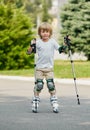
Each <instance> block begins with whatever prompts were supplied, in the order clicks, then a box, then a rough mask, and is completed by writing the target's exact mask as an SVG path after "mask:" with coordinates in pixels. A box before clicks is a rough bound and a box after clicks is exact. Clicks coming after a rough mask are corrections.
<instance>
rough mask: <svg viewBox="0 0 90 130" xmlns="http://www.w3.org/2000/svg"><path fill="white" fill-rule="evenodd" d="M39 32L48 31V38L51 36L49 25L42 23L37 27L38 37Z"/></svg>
mask: <svg viewBox="0 0 90 130" xmlns="http://www.w3.org/2000/svg"><path fill="white" fill-rule="evenodd" d="M41 30H44V31H49V32H50V37H51V35H52V27H51V25H50V24H49V23H47V22H43V23H42V24H41V25H40V26H39V27H38V35H39V36H40V37H41Z"/></svg>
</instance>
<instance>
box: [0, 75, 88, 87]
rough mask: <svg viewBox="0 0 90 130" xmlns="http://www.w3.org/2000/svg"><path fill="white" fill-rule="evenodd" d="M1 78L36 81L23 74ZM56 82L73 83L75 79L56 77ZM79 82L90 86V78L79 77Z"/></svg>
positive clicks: (1, 76) (0, 76) (2, 77)
mask: <svg viewBox="0 0 90 130" xmlns="http://www.w3.org/2000/svg"><path fill="white" fill-rule="evenodd" d="M0 79H9V80H21V81H32V82H34V77H23V76H6V75H4V76H3V75H0ZM54 80H55V82H57V83H62V84H73V83H74V80H73V79H58V78H55V79H54ZM76 82H77V84H80V85H89V86H90V80H89V79H77V80H76Z"/></svg>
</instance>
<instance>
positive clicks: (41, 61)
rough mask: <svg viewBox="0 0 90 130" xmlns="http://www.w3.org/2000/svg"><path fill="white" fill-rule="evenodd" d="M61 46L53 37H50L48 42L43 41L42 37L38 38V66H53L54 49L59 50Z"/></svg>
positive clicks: (38, 67)
mask: <svg viewBox="0 0 90 130" xmlns="http://www.w3.org/2000/svg"><path fill="white" fill-rule="evenodd" d="M59 47H60V46H59V44H58V43H57V42H56V40H55V39H53V38H51V39H49V40H48V41H47V42H43V41H42V39H39V40H37V41H36V52H37V54H38V59H37V63H36V68H37V69H44V68H53V65H54V50H58V49H59Z"/></svg>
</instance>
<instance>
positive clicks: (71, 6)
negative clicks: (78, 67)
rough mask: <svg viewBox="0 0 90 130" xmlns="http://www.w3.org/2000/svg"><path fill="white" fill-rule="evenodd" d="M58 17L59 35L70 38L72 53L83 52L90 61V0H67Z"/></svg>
mask: <svg viewBox="0 0 90 130" xmlns="http://www.w3.org/2000/svg"><path fill="white" fill-rule="evenodd" d="M60 17H61V24H62V30H61V34H62V36H65V35H66V34H69V35H70V36H71V40H72V51H73V52H75V51H77V52H81V51H83V52H84V53H85V55H86V56H87V57H88V60H90V0H69V3H67V4H66V5H65V6H64V7H63V8H62V11H61V16H60Z"/></svg>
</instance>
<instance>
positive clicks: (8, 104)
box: [0, 79, 90, 130]
mask: <svg viewBox="0 0 90 130" xmlns="http://www.w3.org/2000/svg"><path fill="white" fill-rule="evenodd" d="M55 84H56V90H57V96H58V101H59V113H58V114H55V113H53V111H52V107H51V105H50V99H49V98H50V95H49V93H48V90H47V87H46V83H45V84H44V89H43V90H42V93H41V94H40V99H41V102H40V106H39V112H38V113H32V110H31V100H32V97H33V86H34V83H33V82H32V81H24V80H10V79H0V130H90V86H89V85H80V84H79V85H78V86H77V87H78V94H79V98H80V103H81V104H80V105H78V104H77V97H76V93H75V87H74V84H69V83H68V84H64V83H58V82H55Z"/></svg>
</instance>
